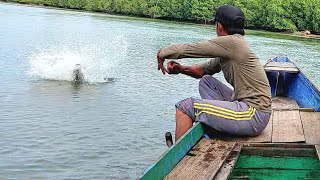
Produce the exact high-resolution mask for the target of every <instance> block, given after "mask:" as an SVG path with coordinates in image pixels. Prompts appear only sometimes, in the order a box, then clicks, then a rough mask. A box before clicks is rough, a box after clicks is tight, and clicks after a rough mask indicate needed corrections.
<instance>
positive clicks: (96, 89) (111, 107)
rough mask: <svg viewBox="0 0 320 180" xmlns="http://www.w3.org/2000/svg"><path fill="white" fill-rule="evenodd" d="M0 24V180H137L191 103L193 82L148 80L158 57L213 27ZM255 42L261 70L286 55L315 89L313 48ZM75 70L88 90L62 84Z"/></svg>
mask: <svg viewBox="0 0 320 180" xmlns="http://www.w3.org/2000/svg"><path fill="white" fill-rule="evenodd" d="M0 24H1V28H0V147H1V148H0V179H134V178H136V177H138V176H139V175H140V174H141V173H142V172H143V171H144V170H145V168H147V167H148V166H149V165H150V164H152V162H154V161H155V160H156V159H157V158H158V157H159V156H160V155H161V153H162V152H164V151H165V150H166V147H165V142H164V138H163V136H164V133H165V132H166V131H171V132H174V126H175V124H174V104H175V103H176V102H177V101H179V100H181V99H183V98H187V97H189V96H194V97H198V96H199V95H198V91H197V83H198V81H197V80H194V79H192V78H189V77H186V76H163V75H161V73H160V72H158V71H157V70H156V68H157V64H156V59H155V56H156V52H157V50H158V49H159V48H161V47H164V46H166V45H169V44H172V43H189V42H195V41H204V40H207V39H210V38H212V37H213V36H215V34H214V30H213V28H212V27H211V26H203V25H191V24H182V23H172V22H162V21H152V20H146V19H136V18H126V17H118V16H110V15H103V14H94V13H84V12H75V11H65V10H56V9H44V8H37V7H29V6H20V5H13V4H5V3H0ZM252 34H253V33H252ZM254 34H255V35H250V32H249V34H248V35H247V36H246V39H247V41H248V43H249V44H250V46H251V47H252V49H253V51H254V52H256V54H257V55H258V57H259V58H260V59H261V62H262V63H265V62H266V60H267V59H270V58H273V57H275V56H277V55H287V56H289V58H291V59H293V60H294V61H295V62H296V63H297V64H298V65H299V66H300V67H301V69H302V70H303V71H304V72H305V73H306V74H307V75H308V76H309V77H311V78H312V79H313V80H314V81H315V82H316V84H317V85H318V86H319V84H320V78H319V75H320V74H319V71H320V43H319V41H311V40H308V41H301V40H288V39H287V40H286V39H273V38H268V36H266V35H264V36H257V35H256V34H257V33H254ZM258 34H259V33H258ZM201 61H203V60H201V59H192V60H182V61H181V62H182V63H186V64H192V63H200V62H201ZM77 63H80V64H81V65H82V67H83V69H84V72H85V75H86V81H87V82H88V83H85V84H81V85H74V84H72V83H71V82H70V80H71V77H72V76H71V72H72V69H73V67H74V65H75V64H77ZM104 77H112V78H116V81H114V82H109V83H104V80H103V78H104ZM218 78H220V79H222V76H221V75H218Z"/></svg>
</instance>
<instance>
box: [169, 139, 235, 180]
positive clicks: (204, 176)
mask: <svg viewBox="0 0 320 180" xmlns="http://www.w3.org/2000/svg"><path fill="white" fill-rule="evenodd" d="M234 146H235V142H226V141H220V140H214V139H204V138H203V139H201V140H200V142H199V143H198V144H197V145H196V146H195V147H194V148H193V149H192V150H191V152H193V153H192V154H193V155H192V156H190V155H189V156H186V157H185V158H184V159H182V160H181V161H180V162H179V164H178V165H177V166H176V167H175V168H174V169H173V170H172V171H171V172H170V173H169V174H168V175H167V177H166V179H167V180H169V179H170V180H180V179H181V180H189V179H190V180H191V179H197V180H208V179H212V178H213V177H214V176H215V174H216V173H217V171H218V170H219V168H220V167H221V166H222V164H223V163H224V161H225V160H226V159H227V157H228V156H229V153H230V152H231V151H232V149H233V147H234Z"/></svg>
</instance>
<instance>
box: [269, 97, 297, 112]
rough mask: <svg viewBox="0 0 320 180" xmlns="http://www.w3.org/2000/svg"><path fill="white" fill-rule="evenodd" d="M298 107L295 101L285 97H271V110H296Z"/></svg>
mask: <svg viewBox="0 0 320 180" xmlns="http://www.w3.org/2000/svg"><path fill="white" fill-rule="evenodd" d="M298 108H299V105H298V104H297V102H296V101H294V100H292V99H290V98H286V97H273V98H272V109H273V110H286V109H298Z"/></svg>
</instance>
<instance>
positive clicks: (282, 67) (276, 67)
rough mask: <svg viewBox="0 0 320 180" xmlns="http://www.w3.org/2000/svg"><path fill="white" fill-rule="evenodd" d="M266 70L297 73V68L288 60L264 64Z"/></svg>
mask: <svg viewBox="0 0 320 180" xmlns="http://www.w3.org/2000/svg"><path fill="white" fill-rule="evenodd" d="M264 70H265V71H266V72H271V71H286V72H290V73H298V72H299V69H298V68H297V67H296V66H295V65H294V64H293V63H290V62H269V63H267V64H266V65H265V66H264Z"/></svg>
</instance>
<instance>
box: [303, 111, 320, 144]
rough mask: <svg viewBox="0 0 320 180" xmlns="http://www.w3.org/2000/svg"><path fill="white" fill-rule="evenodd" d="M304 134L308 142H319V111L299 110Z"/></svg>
mask: <svg viewBox="0 0 320 180" xmlns="http://www.w3.org/2000/svg"><path fill="white" fill-rule="evenodd" d="M300 116H301V121H302V125H303V129H304V135H305V139H306V142H307V143H308V144H320V112H301V111H300Z"/></svg>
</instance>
